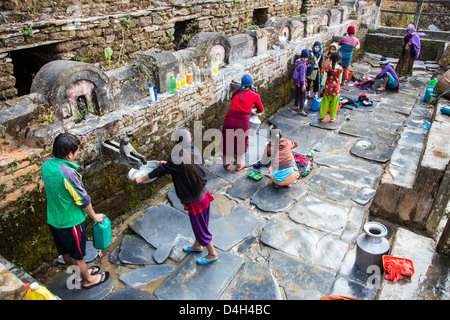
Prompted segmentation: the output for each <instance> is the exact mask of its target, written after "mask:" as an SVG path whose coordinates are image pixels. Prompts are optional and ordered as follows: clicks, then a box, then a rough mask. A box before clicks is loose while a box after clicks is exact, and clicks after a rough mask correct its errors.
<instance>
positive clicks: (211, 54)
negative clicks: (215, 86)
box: [189, 32, 253, 66]
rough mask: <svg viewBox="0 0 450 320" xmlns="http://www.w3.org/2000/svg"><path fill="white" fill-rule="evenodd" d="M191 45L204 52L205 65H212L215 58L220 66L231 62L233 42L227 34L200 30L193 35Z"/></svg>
mask: <svg viewBox="0 0 450 320" xmlns="http://www.w3.org/2000/svg"><path fill="white" fill-rule="evenodd" d="M252 41H253V40H252ZM189 47H196V48H197V50H199V51H200V52H202V53H203V54H204V61H203V64H204V65H207V66H209V65H211V62H212V61H213V59H217V61H218V62H219V65H220V66H224V65H227V64H229V63H230V52H231V43H230V38H228V37H227V36H226V35H225V34H222V33H217V32H199V33H197V34H196V35H195V36H193V37H192V39H191V41H190V42H189Z"/></svg>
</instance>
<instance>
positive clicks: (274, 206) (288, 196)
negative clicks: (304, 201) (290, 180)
mask: <svg viewBox="0 0 450 320" xmlns="http://www.w3.org/2000/svg"><path fill="white" fill-rule="evenodd" d="M305 194H306V190H305V188H304V187H303V186H301V184H300V183H298V182H297V183H295V184H293V185H292V187H291V188H286V187H281V188H275V187H274V186H273V183H272V182H270V183H269V184H267V185H266V186H264V187H262V188H261V189H259V190H258V191H256V192H255V194H253V196H252V197H251V198H250V202H251V203H253V204H254V205H256V206H257V207H258V208H259V209H261V210H263V211H269V212H279V211H284V210H286V209H287V208H289V207H290V206H291V205H292V204H293V203H294V202H295V201H296V200H297V199H300V198H301V197H303V196H304V195H305Z"/></svg>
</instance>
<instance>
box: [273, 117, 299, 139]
mask: <svg viewBox="0 0 450 320" xmlns="http://www.w3.org/2000/svg"><path fill="white" fill-rule="evenodd" d="M269 122H270V123H271V124H273V125H274V126H276V127H277V128H278V129H280V130H281V132H282V134H283V136H285V135H286V134H288V133H289V132H291V131H293V130H297V129H298V126H299V124H301V123H300V121H299V120H298V119H294V118H288V117H285V116H283V115H280V114H276V115H275V116H274V117H273V118H272V119H270V120H269Z"/></svg>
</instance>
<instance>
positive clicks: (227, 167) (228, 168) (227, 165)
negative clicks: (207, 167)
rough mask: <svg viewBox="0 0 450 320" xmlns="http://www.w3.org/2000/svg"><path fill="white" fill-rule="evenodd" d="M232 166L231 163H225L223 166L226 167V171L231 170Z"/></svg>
mask: <svg viewBox="0 0 450 320" xmlns="http://www.w3.org/2000/svg"><path fill="white" fill-rule="evenodd" d="M230 167H231V166H230V165H229V164H225V165H224V166H223V168H224V169H225V171H231V168H230Z"/></svg>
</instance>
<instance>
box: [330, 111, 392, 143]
mask: <svg viewBox="0 0 450 320" xmlns="http://www.w3.org/2000/svg"><path fill="white" fill-rule="evenodd" d="M397 128H398V127H397V126H392V125H389V124H387V123H386V122H382V121H377V120H374V119H368V118H364V117H361V118H359V119H358V121H356V120H353V121H347V122H346V123H345V124H344V125H343V126H342V128H341V129H340V130H339V133H344V134H348V135H350V136H355V137H360V138H366V139H370V140H374V141H379V142H380V143H381V142H382V143H385V144H389V145H390V144H393V143H394V141H395V139H396V138H397V132H396V131H395V130H396V129H397Z"/></svg>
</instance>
